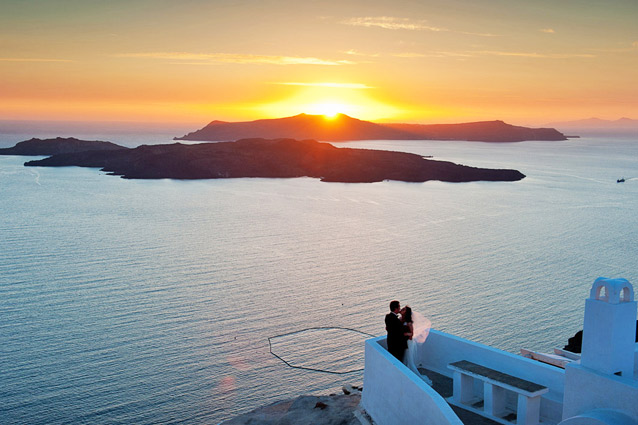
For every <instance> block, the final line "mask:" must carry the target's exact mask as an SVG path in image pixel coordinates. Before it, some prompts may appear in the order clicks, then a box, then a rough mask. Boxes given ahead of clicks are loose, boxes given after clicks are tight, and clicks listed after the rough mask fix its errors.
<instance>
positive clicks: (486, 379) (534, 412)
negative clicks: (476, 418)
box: [448, 360, 549, 425]
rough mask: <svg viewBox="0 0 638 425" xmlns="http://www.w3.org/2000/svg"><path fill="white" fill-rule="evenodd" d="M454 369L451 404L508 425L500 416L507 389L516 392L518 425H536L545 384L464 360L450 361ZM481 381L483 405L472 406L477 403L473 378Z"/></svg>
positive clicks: (503, 408)
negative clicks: (479, 407)
mask: <svg viewBox="0 0 638 425" xmlns="http://www.w3.org/2000/svg"><path fill="white" fill-rule="evenodd" d="M448 367H449V368H450V369H452V370H453V371H454V388H453V395H452V398H451V400H450V401H451V403H452V404H455V405H457V406H459V407H462V408H465V409H467V410H471V411H474V412H475V413H478V414H480V415H483V416H485V417H487V418H489V419H492V420H494V421H496V422H499V423H503V424H510V423H511V422H508V421H506V420H505V419H503V417H504V416H505V415H506V414H507V411H506V408H505V402H506V395H507V392H508V391H511V392H514V393H516V394H517V395H518V400H517V407H516V424H517V425H538V423H539V421H540V402H541V396H542V395H543V394H545V393H547V392H548V391H549V389H548V388H547V387H544V386H542V385H539V384H536V383H534V382H530V381H526V380H524V379H520V378H517V377H515V376H512V375H508V374H506V373H503V372H499V371H497V370H494V369H490V368H488V367H485V366H481V365H478V364H476V363H472V362H469V361H467V360H461V361H458V362H454V363H450V364H449V365H448ZM475 379H478V380H481V381H483V408H482V409H478V408H475V407H473V405H476V404H477V403H480V401H481V400H480V398H477V397H476V396H475V395H474V380H475Z"/></svg>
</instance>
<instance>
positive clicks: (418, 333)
mask: <svg viewBox="0 0 638 425" xmlns="http://www.w3.org/2000/svg"><path fill="white" fill-rule="evenodd" d="M430 327H431V322H430V321H429V320H428V319H427V318H425V317H424V316H423V315H420V314H418V313H416V312H412V309H411V308H410V307H408V306H405V307H403V308H401V303H399V301H392V302H390V313H388V314H387V315H386V316H385V329H386V330H387V331H388V339H387V343H388V351H389V352H390V354H392V355H393V356H394V357H396V358H397V359H399V361H401V362H403V364H405V365H406V366H407V367H408V368H409V369H410V370H411V371H412V372H414V373H416V374H417V375H418V376H420V377H422V378H423V379H424V380H426V381H429V379H428V378H427V377H425V376H422V375H421V373H420V372H419V370H418V369H417V367H416V364H415V359H416V358H417V344H423V343H424V342H425V339H426V338H427V336H428V334H429V333H430Z"/></svg>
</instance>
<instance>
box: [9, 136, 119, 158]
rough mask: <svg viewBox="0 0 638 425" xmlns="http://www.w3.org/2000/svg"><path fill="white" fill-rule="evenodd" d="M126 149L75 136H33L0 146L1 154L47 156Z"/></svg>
mask: <svg viewBox="0 0 638 425" xmlns="http://www.w3.org/2000/svg"><path fill="white" fill-rule="evenodd" d="M118 149H126V148H125V147H124V146H120V145H116V144H115V143H111V142H101V141H99V140H79V139H76V138H75V137H67V138H63V137H56V138H55V139H37V138H33V139H30V140H25V141H24V142H20V143H17V144H16V145H15V146H14V147H12V148H0V155H25V156H45V155H47V156H48V155H57V154H61V153H74V152H84V151H91V150H97V151H113V150H118Z"/></svg>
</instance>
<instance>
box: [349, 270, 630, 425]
mask: <svg viewBox="0 0 638 425" xmlns="http://www.w3.org/2000/svg"><path fill="white" fill-rule="evenodd" d="M635 336H636V301H634V292H633V287H632V285H631V284H630V283H629V282H628V281H626V280H624V279H604V278H599V279H597V280H596V282H594V284H593V286H592V289H591V292H590V297H589V298H588V299H587V300H586V301H585V319H584V326H583V344H582V355H581V358H580V360H577V361H565V363H563V364H564V366H565V368H564V369H563V368H560V367H556V366H552V365H549V364H546V363H542V362H539V361H536V360H532V359H530V358H526V357H523V356H521V355H516V354H512V353H508V352H505V351H502V350H498V349H495V348H492V347H489V346H486V345H482V344H478V343H475V342H472V341H468V340H465V339H463V338H458V337H456V336H453V335H449V334H446V333H443V332H439V331H435V330H431V331H430V334H429V336H428V338H427V340H426V341H425V343H424V344H423V345H421V346H420V347H419V351H418V358H417V360H416V363H417V365H419V364H420V365H419V367H420V368H422V369H425V372H426V373H427V374H428V375H430V376H431V377H433V376H434V377H436V376H439V377H440V379H438V380H437V379H435V383H434V387H435V388H436V390H435V388H433V387H430V386H429V385H427V384H426V383H425V382H424V381H423V380H422V379H421V378H420V377H419V376H417V375H416V374H414V373H412V372H411V371H410V370H409V369H408V368H407V367H406V366H404V365H403V364H402V363H401V362H399V361H398V360H397V359H396V358H394V357H393V356H392V355H391V354H390V353H388V351H387V349H386V341H385V339H386V338H385V336H383V337H378V338H373V339H369V340H367V341H366V346H365V372H364V381H363V395H362V399H361V407H362V408H363V409H364V410H365V411H366V413H367V414H368V415H369V416H370V417H371V418H372V420H373V421H374V423H375V424H377V425H394V424H396V425H407V424H410V425H412V424H427V425H462V424H463V422H462V421H461V419H460V418H459V416H458V415H457V414H456V413H455V411H454V410H453V409H452V407H451V405H454V406H457V407H460V408H462V409H464V411H465V410H467V411H471V412H474V413H477V414H480V415H481V416H483V417H485V418H489V419H491V420H492V421H494V422H496V423H501V424H520V425H523V424H524V425H537V424H547V425H558V424H560V425H612V424H614V425H638V349H637V347H638V345H637V344H636V343H635ZM575 358H578V356H575ZM550 360H551V359H550ZM566 360H567V359H566ZM450 380H451V382H452V383H453V385H452V387H453V389H452V390H451V391H450V389H449V388H448V389H445V388H443V389H442V388H441V386H440V385H438V388H437V381H438V382H442V381H447V382H450ZM437 391H438V392H437ZM444 397H445V398H444ZM457 411H458V410H457ZM466 422H467V421H466Z"/></svg>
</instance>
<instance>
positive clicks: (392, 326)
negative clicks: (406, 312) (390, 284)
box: [385, 301, 408, 362]
mask: <svg viewBox="0 0 638 425" xmlns="http://www.w3.org/2000/svg"><path fill="white" fill-rule="evenodd" d="M400 311H401V304H400V303H399V302H398V301H392V302H390V313H388V314H386V316H385V329H386V330H387V331H388V339H387V342H388V351H389V352H390V354H392V355H393V356H394V357H396V358H397V359H399V361H400V362H402V361H403V354H404V353H405V350H406V348H408V339H407V338H406V336H405V335H404V334H403V322H402V321H401V319H400V318H399V312H400Z"/></svg>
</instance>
